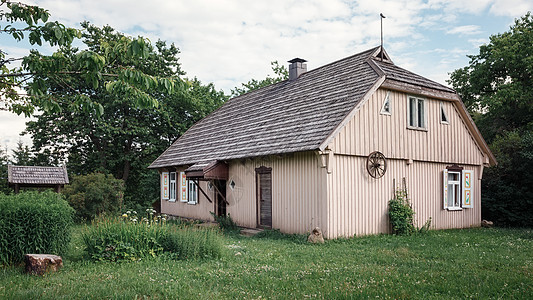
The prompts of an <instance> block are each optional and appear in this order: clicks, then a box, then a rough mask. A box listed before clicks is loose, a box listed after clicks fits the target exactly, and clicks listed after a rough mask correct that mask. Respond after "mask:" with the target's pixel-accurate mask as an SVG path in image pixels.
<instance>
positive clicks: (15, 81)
mask: <svg viewBox="0 0 533 300" xmlns="http://www.w3.org/2000/svg"><path fill="white" fill-rule="evenodd" d="M0 7H1V9H2V10H0V20H4V19H5V20H6V21H7V22H8V25H7V26H5V27H4V28H0V33H7V34H10V35H11V36H12V37H13V38H14V39H16V40H18V41H20V40H22V39H23V38H24V37H25V36H24V33H25V32H27V33H28V39H29V42H30V43H31V44H32V45H34V44H37V45H42V42H43V41H45V42H48V43H49V44H50V45H51V46H60V47H69V46H70V44H71V42H72V40H73V39H74V38H75V37H79V36H80V31H78V30H76V29H73V28H66V27H65V26H64V25H62V24H60V23H58V22H47V20H48V17H49V13H48V11H46V10H45V9H42V8H39V7H37V6H30V5H26V4H22V3H19V2H11V1H9V0H1V3H0ZM17 21H23V22H25V23H26V25H27V26H26V27H24V28H17V27H15V26H14V25H15V24H17V23H16V22H17ZM40 21H42V22H46V23H45V24H44V25H37V24H38V23H39V22H40ZM100 46H101V47H102V49H100V50H102V51H98V52H97V51H94V49H87V50H83V51H80V52H78V53H77V55H76V56H72V57H69V59H68V60H67V59H65V57H64V56H62V55H61V52H56V53H54V54H53V55H42V54H41V53H39V52H38V51H37V50H32V51H31V53H30V55H28V56H26V57H24V58H10V59H6V53H4V52H3V51H0V72H1V73H0V93H1V95H2V101H3V102H4V105H3V107H4V109H9V110H12V111H13V112H15V113H17V114H21V113H24V114H25V115H27V116H29V115H31V114H32V113H33V112H34V110H35V108H39V109H40V110H42V111H58V110H61V109H62V105H61V103H60V102H61V101H65V98H58V97H56V95H55V94H54V93H53V91H51V90H50V85H49V80H54V81H55V82H56V83H57V84H63V85H64V86H65V87H66V88H70V86H69V83H68V80H67V78H71V77H73V76H75V77H78V78H79V79H80V80H83V81H85V82H87V83H88V84H90V85H92V86H93V87H95V88H96V87H98V85H99V84H103V85H105V87H106V89H107V91H108V92H109V93H110V94H112V95H115V96H120V95H127V96H128V99H129V101H131V102H132V103H133V104H134V105H135V106H136V107H143V108H146V107H150V108H152V107H157V105H158V102H157V100H156V98H154V97H153V95H151V92H152V91H154V90H157V91H159V92H161V93H172V92H173V90H174V89H175V88H176V87H177V88H179V87H180V86H181V82H180V81H179V78H177V77H176V78H173V79H169V78H164V77H162V76H160V75H159V74H157V75H155V74H153V75H148V74H145V73H144V72H142V71H140V70H138V69H135V68H133V67H132V66H130V65H127V64H126V65H123V66H120V68H110V66H113V65H114V64H115V61H116V60H117V59H121V60H123V61H124V59H133V60H134V59H140V60H143V59H146V58H147V55H149V41H148V40H146V39H144V38H142V37H138V38H130V37H126V36H122V37H121V40H120V41H119V42H118V43H114V44H113V46H111V45H109V44H106V43H101V44H100ZM15 60H22V68H13V69H9V68H8V67H7V65H8V64H10V63H11V62H13V61H15ZM19 89H25V90H26V91H27V93H28V94H27V95H28V96H30V97H29V98H28V97H26V96H25V95H21V94H20V93H19V92H18V90H19ZM70 92H71V93H72V94H73V95H75V96H74V97H70V98H69V99H68V100H69V102H68V104H69V105H70V108H71V109H83V110H86V111H94V112H95V113H96V114H99V115H101V114H102V113H103V106H102V105H101V104H100V103H97V102H94V101H92V98H91V97H89V95H87V94H84V93H83V92H82V91H78V90H76V89H74V88H72V89H71V91H70Z"/></svg>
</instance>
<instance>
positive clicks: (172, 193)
mask: <svg viewBox="0 0 533 300" xmlns="http://www.w3.org/2000/svg"><path fill="white" fill-rule="evenodd" d="M172 176H174V179H172ZM176 183H177V174H176V172H170V174H169V185H168V195H169V197H168V201H169V202H176V194H177V192H178V188H177V184H176Z"/></svg>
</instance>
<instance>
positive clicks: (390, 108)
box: [379, 91, 392, 116]
mask: <svg viewBox="0 0 533 300" xmlns="http://www.w3.org/2000/svg"><path fill="white" fill-rule="evenodd" d="M387 105H388V108H389V109H388V110H387V109H385V107H386V106H387ZM379 113H380V114H382V115H386V116H390V115H392V105H391V101H390V91H387V95H386V96H385V100H384V101H383V104H382V105H381V110H380V112H379Z"/></svg>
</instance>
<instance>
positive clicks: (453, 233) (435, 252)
mask: <svg viewBox="0 0 533 300" xmlns="http://www.w3.org/2000/svg"><path fill="white" fill-rule="evenodd" d="M80 230H81V229H80V228H79V227H78V228H76V229H75V230H74V234H73V240H72V244H71V250H70V252H69V254H68V255H67V256H65V257H64V264H65V266H64V268H63V269H62V270H61V271H60V272H58V273H55V274H48V275H46V276H44V277H34V276H29V275H25V274H24V273H23V268H22V267H8V268H2V269H0V298H3V299H37V298H44V299H86V298H94V299H104V298H105V299H143V298H147V299H166V298H169V299H259V298H274V299H305V298H326V299H339V298H394V299H465V298H474V299H533V230H532V229H481V228H478V229H465V230H445V231H430V232H429V233H427V234H423V235H415V236H410V237H400V236H390V235H379V236H369V237H360V238H353V239H340V240H332V241H326V243H325V244H323V245H312V244H308V243H306V242H305V237H304V236H294V235H293V236H288V235H282V234H279V233H277V232H266V233H263V234H261V236H257V237H253V238H246V237H240V236H235V235H227V236H225V237H224V241H225V244H226V248H227V251H226V253H225V256H224V257H223V258H222V259H219V260H202V261H171V260H168V259H165V258H156V259H151V260H146V261H140V262H129V263H93V262H89V261H86V260H83V258H82V254H83V249H82V247H83V246H82V244H81V238H80Z"/></svg>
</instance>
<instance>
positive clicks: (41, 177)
mask: <svg viewBox="0 0 533 300" xmlns="http://www.w3.org/2000/svg"><path fill="white" fill-rule="evenodd" d="M7 174H8V175H7V179H8V182H9V183H19V184H42V185H47V184H67V183H68V175H67V169H66V167H34V166H13V165H8V173H7Z"/></svg>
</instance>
